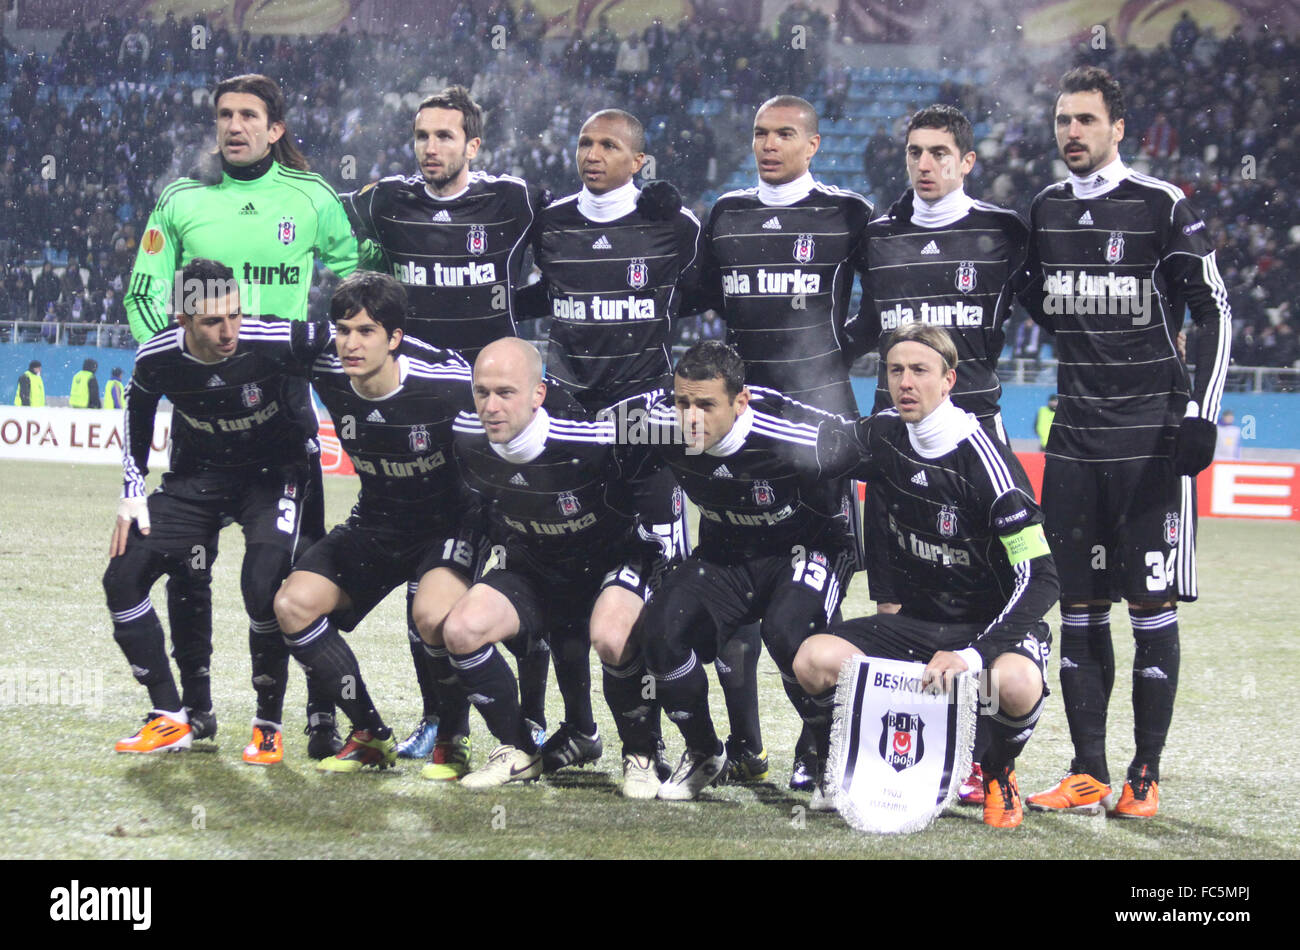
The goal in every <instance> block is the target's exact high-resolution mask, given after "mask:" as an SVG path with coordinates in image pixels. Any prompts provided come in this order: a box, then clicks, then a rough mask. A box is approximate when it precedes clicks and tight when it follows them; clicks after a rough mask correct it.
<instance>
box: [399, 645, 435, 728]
mask: <svg viewBox="0 0 1300 950" xmlns="http://www.w3.org/2000/svg"><path fill="white" fill-rule="evenodd" d="M406 635H407V637H408V638H409V643H408V645H409V646H410V648H411V665H412V666H414V667H415V681H416V682H417V683H418V684H419V685H420V701H421V703H422V707H421V712H420V715H421V716H423V717H424V718H425V719H432V718H434V717H435V716H437V715H438V680H437V678H436V677H435V676H434V673H433V670H432V669H431V668H430V664H429V654H428V653H426V652H425V649H424V641H423V640H421V639H420V634H419V633H417V632H416V631H415V630H414V629H413V628H407V631H406Z"/></svg>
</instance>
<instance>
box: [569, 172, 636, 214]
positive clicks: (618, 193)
mask: <svg viewBox="0 0 1300 950" xmlns="http://www.w3.org/2000/svg"><path fill="white" fill-rule="evenodd" d="M637 194H638V192H637V189H636V185H635V184H634V183H633V182H630V181H629V182H628V183H627V184H626V185H620V186H619V187H617V188H615V189H614V190H613V191H607V192H605V193H604V194H603V195H597V194H594V193H592V192H591V191H589V190H588V188H587V186H586V185H583V186H582V191H580V192H578V211H579V212H580V213H581V214H582V216H583V217H584V218H586V219H587V220H588V221H597V222H600V223H602V224H603V223H604V222H606V221H617V220H618V219H619V218H625V217H627V216H628V215H629V214H631V213H632V212H633V211H635V210H636V199H637Z"/></svg>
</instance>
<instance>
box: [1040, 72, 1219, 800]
mask: <svg viewBox="0 0 1300 950" xmlns="http://www.w3.org/2000/svg"><path fill="white" fill-rule="evenodd" d="M1123 137H1124V96H1123V92H1122V91H1121V89H1120V86H1119V83H1118V82H1116V81H1115V80H1114V79H1113V78H1112V77H1111V76H1110V74H1109V73H1107V72H1106V71H1105V70H1103V69H1099V68H1097V67H1092V66H1089V67H1080V68H1077V69H1073V70H1071V71H1070V72H1068V73H1066V74H1065V75H1064V76H1063V77H1062V78H1061V84H1060V94H1059V96H1058V98H1057V101H1056V144H1057V146H1058V148H1059V149H1060V153H1061V156H1062V158H1063V159H1064V160H1065V163H1066V165H1068V166H1069V168H1070V177H1069V179H1068V180H1066V181H1063V182H1060V183H1059V184H1056V185H1052V186H1051V187H1049V188H1047V189H1045V190H1044V191H1043V192H1042V193H1040V194H1039V195H1038V197H1037V198H1035V199H1034V203H1033V205H1032V207H1031V208H1030V231H1031V250H1030V274H1031V277H1032V278H1033V283H1032V284H1031V285H1030V287H1029V288H1028V290H1027V291H1026V293H1025V295H1024V297H1023V299H1024V302H1025V304H1026V306H1027V307H1029V309H1030V313H1031V314H1033V315H1034V316H1035V317H1036V318H1037V319H1039V320H1040V322H1044V321H1045V322H1046V324H1047V325H1048V326H1050V327H1051V328H1053V329H1054V330H1055V332H1056V349H1057V354H1058V356H1059V359H1060V363H1059V368H1058V371H1057V372H1058V380H1057V389H1058V391H1059V394H1060V404H1059V409H1058V412H1057V415H1056V418H1055V420H1054V421H1053V423H1052V429H1051V433H1050V435H1049V436H1048V441H1047V467H1046V470H1045V472H1044V476H1043V513H1044V515H1045V517H1046V524H1047V537H1048V541H1049V542H1050V543H1051V546H1052V552H1053V554H1054V555H1055V556H1056V560H1057V562H1058V564H1059V565H1060V571H1061V691H1062V693H1063V694H1064V697H1065V710H1066V716H1067V718H1068V720H1069V723H1070V737H1071V739H1072V741H1073V742H1074V759H1073V760H1072V761H1071V763H1070V770H1069V773H1068V774H1067V775H1066V777H1065V778H1064V779H1062V781H1061V782H1060V784H1059V785H1058V786H1056V787H1055V788H1053V789H1050V790H1048V791H1045V792H1041V793H1039V794H1036V795H1031V796H1029V799H1028V803H1029V806H1030V807H1031V808H1036V809H1041V810H1053V811H1080V812H1088V813H1096V812H1099V811H1100V810H1101V809H1102V808H1107V809H1109V808H1110V807H1111V804H1112V801H1113V796H1112V793H1111V788H1110V771H1109V768H1108V766H1107V762H1106V708H1107V706H1108V705H1109V701H1110V692H1111V686H1112V684H1113V682H1114V678H1115V655H1114V649H1113V647H1112V644H1111V637H1110V606H1111V603H1112V602H1113V601H1115V600H1118V599H1119V598H1120V597H1123V598H1124V599H1125V600H1126V601H1128V608H1129V617H1130V619H1131V621H1132V624H1133V636H1134V640H1135V641H1136V649H1135V651H1134V657H1133V720H1134V721H1133V731H1134V738H1135V740H1136V745H1137V748H1136V752H1135V754H1134V757H1133V760H1132V762H1131V763H1130V765H1129V769H1128V775H1127V778H1126V781H1125V783H1124V791H1123V794H1122V796H1121V798H1120V801H1119V804H1118V806H1116V807H1115V811H1116V813H1117V814H1118V815H1120V816H1122V817H1126V818H1149V817H1152V816H1154V815H1155V814H1156V809H1157V807H1158V804H1159V784H1158V783H1159V779H1160V753H1161V751H1162V750H1163V749H1164V745H1165V737H1166V735H1167V734H1168V731H1169V723H1170V719H1171V718H1172V716H1173V708H1174V695H1175V692H1176V691H1177V688H1178V665H1179V662H1178V661H1179V643H1178V613H1177V608H1178V602H1179V601H1180V600H1184V601H1188V600H1195V599H1196V596H1197V590H1196V563H1195V553H1196V547H1195V545H1196V537H1195V536H1196V509H1195V505H1194V501H1195V483H1194V481H1193V478H1194V477H1195V475H1196V474H1197V473H1198V472H1200V471H1202V470H1203V469H1204V468H1205V467H1206V466H1207V465H1209V464H1210V461H1211V460H1212V459H1213V457H1214V444H1215V419H1216V418H1217V417H1218V412H1219V402H1220V399H1221V398H1222V395H1223V383H1224V378H1225V376H1226V374H1227V369H1228V350H1229V345H1230V342H1231V313H1230V311H1229V309H1228V298H1227V293H1226V291H1225V289H1224V286H1223V281H1222V279H1221V278H1220V276H1219V269H1218V267H1217V265H1216V263H1215V259H1214V245H1213V242H1212V241H1211V240H1210V238H1209V236H1208V235H1207V234H1206V233H1205V224H1204V222H1203V221H1202V220H1201V218H1200V217H1199V216H1198V215H1197V213H1196V212H1195V211H1194V210H1193V209H1192V207H1191V206H1190V205H1189V204H1188V202H1187V200H1186V198H1185V197H1184V196H1183V193H1182V192H1181V191H1180V190H1179V189H1178V188H1176V187H1174V186H1173V185H1171V184H1169V183H1168V182H1164V181H1160V180H1159V179H1156V178H1150V177H1148V176H1146V175H1141V174H1138V173H1137V172H1134V171H1132V170H1130V169H1129V168H1128V167H1127V166H1126V165H1125V164H1124V163H1123V161H1122V160H1121V159H1120V157H1119V143H1120V141H1121V140H1122V139H1123ZM1184 309H1187V310H1189V311H1190V312H1191V317H1192V320H1193V321H1194V322H1195V323H1196V325H1197V328H1198V330H1199V332H1198V333H1197V335H1196V340H1197V344H1196V353H1195V354H1194V361H1195V363H1196V379H1195V382H1193V381H1192V380H1191V379H1190V377H1189V373H1188V370H1187V367H1186V366H1185V365H1184V363H1183V361H1182V359H1180V357H1179V355H1178V349H1177V344H1176V340H1177V337H1178V332H1179V330H1180V328H1181V326H1182V321H1183V313H1184Z"/></svg>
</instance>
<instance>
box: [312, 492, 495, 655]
mask: <svg viewBox="0 0 1300 950" xmlns="http://www.w3.org/2000/svg"><path fill="white" fill-rule="evenodd" d="M476 540H477V538H476V535H475V533H474V532H473V531H472V530H470V529H468V528H463V529H461V530H459V531H457V532H455V533H448V532H447V531H443V532H437V531H434V532H430V533H420V534H418V535H413V534H404V533H399V532H394V531H382V530H376V529H373V528H368V527H366V526H365V525H363V524H362V523H361V522H360V521H358V520H357V519H356V518H349V519H348V520H347V521H345V522H344V523H343V524H341V525H338V526H337V527H335V528H334V529H333V530H332V531H330V533H329V534H327V535H326V536H325V537H324V538H323V539H322V540H320V541H319V542H317V543H316V544H314V545H312V547H311V549H310V550H309V551H308V552H307V553H306V554H304V555H303V556H302V558H301V559H299V561H298V563H297V564H296V565H294V570H295V571H309V572H310V573H312V574H319V575H320V576H321V577H325V578H328V579H329V580H331V581H333V582H334V583H335V584H337V585H338V587H339V589H341V590H342V591H343V592H344V593H346V594H347V595H348V599H349V600H351V601H352V603H351V606H349V607H346V608H342V609H340V610H336V611H335V612H334V614H333V615H332V617H331V619H332V620H333V621H334V623H335V625H336V626H337V627H339V629H341V630H352V629H353V628H355V627H356V625H357V624H359V623H360V622H361V621H362V619H363V618H364V617H365V616H366V614H368V613H370V611H372V610H374V609H375V607H377V606H378V605H379V604H380V602H381V601H383V599H384V598H385V597H387V596H388V595H389V594H390V593H392V591H393V590H394V589H395V588H397V587H398V586H400V585H402V584H418V583H419V580H420V578H422V577H423V576H424V575H425V574H427V573H428V572H429V571H431V570H433V569H434V568H436V567H445V568H449V569H451V570H452V571H455V572H456V573H457V574H458V575H460V576H461V577H462V578H464V580H465V583H466V584H470V583H472V582H473V577H474V568H475V559H476V557H477V553H478V549H477V546H476Z"/></svg>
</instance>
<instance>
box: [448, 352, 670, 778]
mask: <svg viewBox="0 0 1300 950" xmlns="http://www.w3.org/2000/svg"><path fill="white" fill-rule="evenodd" d="M474 402H475V406H476V408H477V410H478V411H477V413H476V414H466V415H464V416H462V417H460V418H459V419H457V421H456V432H457V438H456V456H457V459H458V460H459V462H460V468H461V472H462V474H463V476H464V478H465V481H466V482H467V483H468V485H469V486H470V488H472V489H473V490H474V491H475V492H476V493H477V494H478V495H479V496H480V497H481V498H482V499H483V504H484V505H485V507H486V509H487V514H488V532H489V535H490V538H491V541H492V555H491V558H490V559H489V561H488V564H487V567H486V568H485V570H484V572H483V574H482V575H481V576H480V578H479V581H478V583H476V584H475V585H474V586H473V587H471V588H470V590H469V593H467V594H466V595H465V596H464V597H463V598H461V599H460V600H459V601H458V602H457V603H456V605H455V607H453V608H452V611H451V613H450V615H449V616H448V617H447V620H446V623H445V624H444V626H443V636H444V639H445V640H446V643H447V649H448V650H449V651H450V652H451V662H452V665H453V666H454V667H455V668H456V672H457V675H458V676H459V678H460V682H461V685H462V686H463V687H464V689H465V691H466V692H467V693H468V694H469V698H470V701H471V702H473V703H474V704H475V706H476V707H477V708H478V710H479V712H480V713H482V715H483V718H484V720H486V722H487V725H488V728H489V729H490V730H491V731H492V734H493V735H494V736H496V737H497V739H498V741H499V742H500V743H501V745H500V746H498V747H497V749H496V750H495V751H493V753H492V754H491V756H490V757H489V758H488V762H487V765H486V766H484V767H483V768H481V769H479V770H478V771H476V772H471V773H470V774H469V775H466V776H465V778H464V779H462V780H461V784H462V785H464V786H465V787H467V788H488V787H492V786H496V785H503V784H505V783H506V782H513V781H521V780H527V779H532V778H536V777H537V776H538V775H540V774H541V773H542V772H543V770H544V769H545V768H546V766H547V765H548V762H547V761H546V758H544V756H543V753H542V750H540V749H539V748H538V747H537V745H536V743H535V741H534V740H533V738H532V736H531V735H530V731H529V729H528V728H527V727H526V725H525V722H524V719H523V716H522V714H521V712H520V708H519V700H518V693H517V691H516V686H515V680H514V677H513V676H512V675H511V673H510V667H509V665H508V664H507V663H506V661H505V660H504V658H502V656H501V654H500V653H499V652H498V651H497V649H496V644H497V643H502V642H508V643H510V644H511V649H517V650H519V651H521V652H522V651H524V650H526V649H527V648H528V646H529V643H530V642H531V641H533V640H536V639H539V638H542V637H545V636H547V635H548V634H549V635H550V636H551V637H552V639H553V641H554V643H553V646H552V649H553V651H554V652H555V654H556V655H557V656H559V655H561V654H562V653H564V652H565V651H566V643H577V644H578V645H580V647H581V649H580V652H581V654H582V655H583V656H586V655H587V651H588V646H587V644H588V640H589V639H590V641H591V642H594V643H595V644H596V645H597V650H598V651H599V652H600V653H601V655H602V656H611V657H613V658H615V662H617V663H618V666H617V667H616V669H615V671H614V673H615V675H613V676H609V677H606V680H605V698H606V701H607V702H608V703H609V706H610V711H611V712H612V713H613V715H614V721H615V723H616V724H617V727H618V731H619V736H620V738H621V739H622V740H623V794H624V795H626V796H628V797H629V798H653V797H654V795H655V793H656V792H657V791H658V789H659V776H658V774H657V770H656V765H657V760H658V757H659V756H658V749H659V745H660V742H659V737H658V734H657V729H656V727H657V723H658V709H657V707H656V706H655V704H654V703H653V702H647V701H646V700H645V699H644V698H643V697H642V689H643V685H642V682H641V673H642V672H643V671H644V668H643V666H642V665H641V657H640V651H639V649H638V648H637V646H636V643H635V641H633V640H631V638H630V635H631V631H632V627H633V624H634V623H635V622H636V619H637V617H638V616H639V615H640V613H641V605H642V604H643V603H644V602H645V599H646V597H647V596H648V593H649V590H650V587H651V585H652V583H653V581H654V579H655V577H656V575H657V574H658V572H659V570H660V569H661V567H662V565H663V563H664V559H663V556H662V550H661V547H660V545H659V544H657V543H656V542H655V541H653V540H648V539H647V538H646V536H645V535H644V534H642V533H641V532H639V531H638V530H637V517H636V510H637V506H636V498H635V495H634V480H635V476H636V474H637V469H638V468H639V463H640V462H644V461H645V453H644V450H643V449H642V450H640V451H639V459H638V450H631V451H627V450H624V449H622V448H621V447H617V446H615V445H614V435H615V432H614V424H613V423H612V422H610V421H608V420H601V421H588V420H587V419H584V418H577V419H565V418H562V417H561V416H560V415H558V414H557V413H556V412H554V410H555V409H558V408H566V409H569V408H570V407H571V409H570V411H571V410H578V407H577V405H576V403H574V401H573V399H572V397H569V396H567V394H565V393H564V392H563V390H561V389H560V388H559V387H548V386H547V385H546V384H545V383H544V382H543V377H542V359H541V355H540V354H539V353H538V352H537V350H536V348H535V347H533V345H532V344H530V343H527V342H525V341H523V340H520V339H517V338H507V339H504V340H498V341H496V342H495V343H491V344H489V345H488V346H487V347H486V348H485V349H484V350H483V351H482V352H481V353H480V354H479V358H478V360H477V361H476V362H475V364H474ZM548 404H549V406H550V407H551V409H548V408H547V406H548ZM566 404H567V406H566ZM578 415H579V416H581V415H583V414H582V413H581V411H580V410H578ZM572 670H573V667H572V665H570V664H567V663H564V664H561V665H560V666H559V667H557V677H556V678H557V680H558V681H559V686H560V689H561V691H562V693H563V694H564V707H565V725H564V726H562V727H561V731H560V732H559V733H557V735H563V736H565V737H566V738H565V744H566V745H571V746H572V751H573V753H574V754H573V755H572V756H567V757H564V758H562V759H557V760H556V763H555V765H554V766H553V767H561V766H564V765H571V764H580V763H582V762H592V761H595V760H596V759H598V758H599V757H600V755H601V752H602V746H603V743H602V742H601V739H600V736H599V734H598V733H597V730H596V723H595V719H594V718H593V717H592V712H591V681H590V676H589V675H579V676H570V675H567V674H568V673H570V672H572ZM580 672H581V673H583V674H586V673H587V670H586V669H585V668H584V669H582V670H581V671H580ZM548 745H550V744H549V743H548ZM547 751H551V750H549V749H548V750H547ZM556 751H560V750H556Z"/></svg>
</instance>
